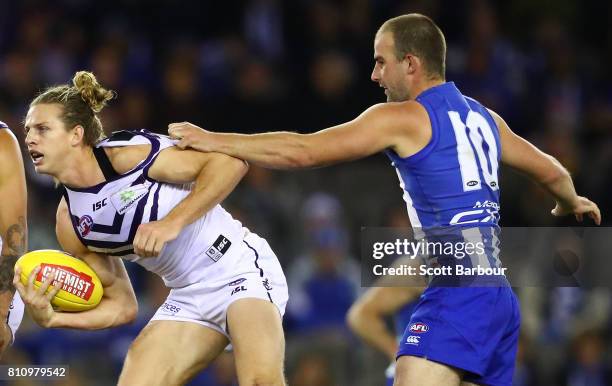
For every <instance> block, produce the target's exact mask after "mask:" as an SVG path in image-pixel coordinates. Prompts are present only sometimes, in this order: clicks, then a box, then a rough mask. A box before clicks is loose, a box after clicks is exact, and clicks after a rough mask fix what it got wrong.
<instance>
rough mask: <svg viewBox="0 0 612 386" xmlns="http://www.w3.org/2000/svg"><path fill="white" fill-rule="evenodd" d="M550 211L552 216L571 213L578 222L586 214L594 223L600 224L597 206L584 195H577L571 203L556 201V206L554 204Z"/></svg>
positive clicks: (599, 213) (599, 212)
mask: <svg viewBox="0 0 612 386" xmlns="http://www.w3.org/2000/svg"><path fill="white" fill-rule="evenodd" d="M551 213H552V215H553V216H566V215H569V214H573V215H574V216H576V220H577V221H579V222H582V220H583V219H584V215H585V214H586V215H587V216H589V217H590V218H591V219H593V221H594V222H595V224H597V225H600V224H601V211H600V210H599V207H598V206H597V204H595V203H594V202H593V201H591V200H589V199H588V198H586V197H581V196H577V197H576V199H575V200H574V202H572V203H563V202H557V206H555V208H554V209H553V210H552V211H551Z"/></svg>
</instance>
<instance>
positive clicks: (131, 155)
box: [111, 146, 248, 257]
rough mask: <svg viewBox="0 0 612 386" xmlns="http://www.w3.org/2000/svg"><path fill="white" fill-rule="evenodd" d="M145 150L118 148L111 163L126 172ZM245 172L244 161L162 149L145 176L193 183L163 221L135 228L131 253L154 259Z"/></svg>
mask: <svg viewBox="0 0 612 386" xmlns="http://www.w3.org/2000/svg"><path fill="white" fill-rule="evenodd" d="M148 151H149V148H148V147H146V146H142V147H141V146H132V147H125V148H120V149H117V150H114V151H113V152H111V162H112V163H113V167H115V169H116V170H117V171H119V172H123V171H127V170H129V169H131V168H132V167H134V166H135V165H136V164H137V163H138V162H140V161H141V160H142V159H144V157H146V154H148ZM247 170H248V164H247V163H246V162H244V161H242V160H239V159H236V158H233V157H230V156H227V155H225V154H220V153H201V152H197V151H193V150H189V151H182V150H180V149H177V148H175V147H170V148H167V149H165V150H163V151H162V152H161V153H160V154H159V155H158V156H157V158H156V159H155V161H154V163H153V165H152V166H151V168H150V169H149V177H151V178H153V179H155V180H158V181H162V182H168V183H172V184H185V183H191V182H194V186H193V188H192V190H191V192H190V193H189V195H187V197H185V199H184V200H183V201H181V202H180V203H179V204H178V205H177V206H175V207H174V208H172V210H171V211H170V212H169V213H168V214H167V215H166V216H165V217H164V218H162V219H161V220H159V221H153V222H150V223H147V224H141V225H140V226H139V227H138V231H137V233H136V236H135V237H134V243H133V244H134V252H135V253H136V254H137V255H139V256H142V257H151V256H158V255H159V253H160V252H161V250H162V248H163V246H164V245H165V243H167V242H169V241H172V240H174V239H175V238H176V237H177V236H178V234H179V233H180V231H181V230H182V229H183V228H184V227H186V226H187V225H189V224H191V223H192V222H194V221H195V220H197V219H198V218H200V217H202V216H203V215H204V214H205V213H206V212H208V211H209V210H211V209H212V208H213V207H214V206H215V205H217V204H219V203H221V201H223V200H224V199H225V198H226V197H227V196H228V195H229V194H230V193H231V192H232V190H234V188H235V187H236V185H237V184H238V182H240V180H241V179H242V177H243V176H244V175H245V173H246V172H247Z"/></svg>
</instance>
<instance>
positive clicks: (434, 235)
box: [386, 82, 501, 268]
mask: <svg viewBox="0 0 612 386" xmlns="http://www.w3.org/2000/svg"><path fill="white" fill-rule="evenodd" d="M416 100H417V102H419V103H420V104H421V105H422V106H423V107H425V109H426V110H427V113H428V115H429V119H430V122H431V130H432V134H431V139H430V141H429V143H428V144H427V145H426V146H425V147H424V148H423V149H421V150H420V151H419V152H417V153H416V154H414V155H412V156H409V157H405V158H402V157H399V156H398V155H397V154H396V153H395V152H394V151H391V150H387V151H386V154H387V156H388V157H389V158H390V159H391V161H392V165H393V166H394V167H395V169H396V171H397V174H398V177H399V179H400V186H401V188H402V190H403V191H404V200H405V201H406V205H407V208H408V215H409V217H410V221H411V223H412V226H413V228H415V234H418V233H419V232H420V231H421V230H422V231H423V233H420V234H424V235H425V236H427V238H428V239H430V240H431V239H434V240H437V241H468V239H469V241H476V242H480V241H482V243H483V246H484V250H485V253H483V254H480V255H472V256H470V257H471V258H470V259H463V260H457V259H451V258H450V257H449V256H446V257H442V258H441V259H440V261H439V263H440V264H443V265H449V264H452V265H455V264H461V265H463V266H472V267H475V266H480V267H483V268H499V267H501V262H500V261H499V238H498V232H499V228H498V221H499V208H500V207H499V163H500V157H501V143H500V139H499V130H498V128H497V124H496V123H495V120H494V119H493V117H492V116H491V114H490V113H489V111H488V110H487V109H486V108H485V107H484V106H482V105H481V104H480V103H478V102H477V101H475V100H474V99H471V98H468V97H466V96H464V95H462V94H461V92H460V91H459V90H458V89H457V87H455V84H454V83H452V82H448V83H444V84H441V85H439V86H436V87H432V88H430V89H428V90H426V91H424V92H423V93H421V94H420V95H419V96H418V97H417V98H416ZM440 230H441V231H440ZM453 233H454V234H453ZM440 235H443V236H440Z"/></svg>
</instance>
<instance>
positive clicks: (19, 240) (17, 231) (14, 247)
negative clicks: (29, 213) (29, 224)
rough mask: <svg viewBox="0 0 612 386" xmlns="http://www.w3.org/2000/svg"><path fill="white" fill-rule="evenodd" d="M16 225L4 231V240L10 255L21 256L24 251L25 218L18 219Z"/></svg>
mask: <svg viewBox="0 0 612 386" xmlns="http://www.w3.org/2000/svg"><path fill="white" fill-rule="evenodd" d="M17 221H18V223H16V224H13V225H11V226H10V227H9V228H8V230H7V231H6V237H5V238H4V240H5V241H6V243H7V246H8V249H9V253H10V254H11V255H23V254H24V253H25V250H26V225H25V218H23V217H19V218H18V219H17Z"/></svg>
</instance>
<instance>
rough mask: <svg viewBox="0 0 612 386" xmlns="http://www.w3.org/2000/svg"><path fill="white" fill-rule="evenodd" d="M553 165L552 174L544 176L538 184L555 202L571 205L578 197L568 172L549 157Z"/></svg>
mask: <svg viewBox="0 0 612 386" xmlns="http://www.w3.org/2000/svg"><path fill="white" fill-rule="evenodd" d="M550 159H551V161H552V162H553V164H554V172H553V173H551V174H550V175H548V176H544V177H542V178H540V179H539V180H538V182H539V183H540V184H541V185H542V186H543V187H544V189H546V190H547V191H548V192H549V193H550V194H551V195H552V196H553V197H554V198H555V200H556V201H557V202H563V203H572V202H574V201H575V200H576V199H577V197H578V195H577V194H576V189H575V188H574V183H573V182H572V177H571V176H570V174H569V172H568V171H567V170H566V169H565V168H564V167H563V166H562V165H561V164H560V163H559V161H557V160H556V159H555V158H554V157H550Z"/></svg>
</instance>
